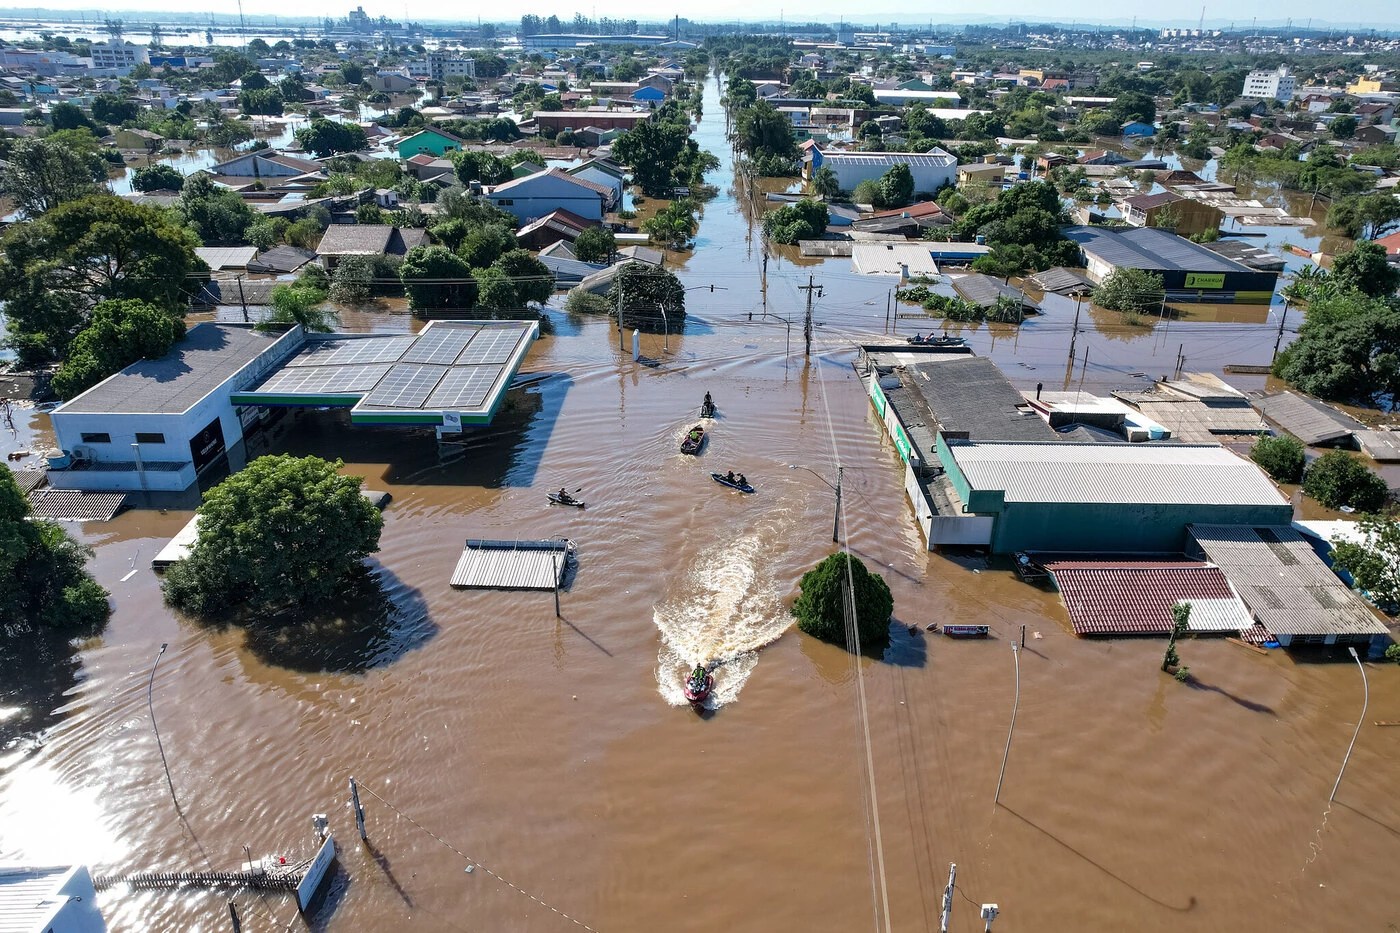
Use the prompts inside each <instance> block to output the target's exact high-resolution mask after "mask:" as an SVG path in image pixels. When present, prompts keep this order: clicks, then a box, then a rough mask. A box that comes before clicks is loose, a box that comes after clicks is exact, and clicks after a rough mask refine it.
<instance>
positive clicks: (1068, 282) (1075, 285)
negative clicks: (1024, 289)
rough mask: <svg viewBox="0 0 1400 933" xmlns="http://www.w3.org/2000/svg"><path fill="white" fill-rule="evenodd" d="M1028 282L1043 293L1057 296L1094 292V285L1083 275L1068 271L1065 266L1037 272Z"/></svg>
mask: <svg viewBox="0 0 1400 933" xmlns="http://www.w3.org/2000/svg"><path fill="white" fill-rule="evenodd" d="M1027 281H1029V282H1030V283H1031V284H1032V285H1034V286H1035V287H1036V288H1039V289H1041V290H1042V291H1047V292H1054V293H1055V294H1057V295H1072V294H1074V293H1075V292H1080V291H1082V292H1091V291H1093V290H1094V283H1093V282H1090V281H1089V279H1088V278H1087V277H1086V276H1085V275H1084V274H1083V273H1081V272H1076V271H1075V270H1073V269H1066V268H1065V267H1064V266H1055V267H1053V268H1050V269H1046V270H1045V271H1044V272H1037V273H1036V274H1035V275H1033V276H1031V277H1030V278H1029V279H1028V280H1027Z"/></svg>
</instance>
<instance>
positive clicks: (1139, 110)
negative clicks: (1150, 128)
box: [1108, 91, 1157, 123]
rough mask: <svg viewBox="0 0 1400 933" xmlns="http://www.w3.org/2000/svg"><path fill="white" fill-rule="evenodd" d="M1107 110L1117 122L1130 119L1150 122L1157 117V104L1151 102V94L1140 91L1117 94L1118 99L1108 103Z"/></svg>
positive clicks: (1125, 121)
mask: <svg viewBox="0 0 1400 933" xmlns="http://www.w3.org/2000/svg"><path fill="white" fill-rule="evenodd" d="M1108 112H1109V113H1111V114H1113V117H1114V119H1115V120H1117V121H1118V122H1119V123H1127V122H1128V121H1130V120H1141V121H1142V122H1143V123H1151V122H1153V121H1154V120H1156V119H1157V105H1156V104H1155V103H1153V102H1152V98H1151V96H1149V95H1147V94H1143V93H1142V92H1140V91H1127V92H1125V93H1123V94H1119V95H1118V99H1117V100H1115V101H1114V102H1113V103H1111V104H1109V105H1108Z"/></svg>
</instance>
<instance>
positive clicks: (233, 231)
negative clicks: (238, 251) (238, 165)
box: [176, 172, 258, 244]
mask: <svg viewBox="0 0 1400 933" xmlns="http://www.w3.org/2000/svg"><path fill="white" fill-rule="evenodd" d="M176 209H177V210H178V211H179V212H180V216H181V217H183V218H184V219H185V223H187V224H189V225H190V228H191V229H193V230H194V232H195V233H196V235H198V236H199V238H200V240H202V241H203V242H204V243H206V244H210V243H241V242H243V241H244V239H245V238H246V236H247V233H248V227H249V226H251V225H252V224H253V222H254V221H255V220H257V219H258V218H257V215H256V214H254V213H253V209H252V208H251V207H249V206H248V202H247V201H245V200H243V199H242V198H241V197H239V196H238V192H237V191H234V190H233V189H231V188H225V187H223V186H221V185H219V184H217V183H216V182H215V181H214V179H212V178H211V177H209V176H208V175H206V174H204V173H203V172H197V173H195V174H194V175H191V176H190V177H189V178H187V179H185V184H184V187H183V188H182V189H181V191H180V201H179V204H178V205H177V208H176Z"/></svg>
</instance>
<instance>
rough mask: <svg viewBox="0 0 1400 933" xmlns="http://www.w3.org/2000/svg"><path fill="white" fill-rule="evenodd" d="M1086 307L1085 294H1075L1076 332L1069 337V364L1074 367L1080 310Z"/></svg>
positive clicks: (1080, 292)
mask: <svg viewBox="0 0 1400 933" xmlns="http://www.w3.org/2000/svg"><path fill="white" fill-rule="evenodd" d="M1083 306H1084V293H1083V292H1082V291H1079V292H1075V293H1074V330H1073V331H1072V332H1071V333H1070V335H1069V362H1070V365H1071V366H1073V365H1074V344H1075V341H1077V340H1078V339H1079V310H1080V308H1082V307H1083Z"/></svg>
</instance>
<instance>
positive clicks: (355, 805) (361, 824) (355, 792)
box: [350, 777, 369, 842]
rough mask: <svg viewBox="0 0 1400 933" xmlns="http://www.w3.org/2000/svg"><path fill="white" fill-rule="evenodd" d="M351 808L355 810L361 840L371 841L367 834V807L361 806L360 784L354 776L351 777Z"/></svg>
mask: <svg viewBox="0 0 1400 933" xmlns="http://www.w3.org/2000/svg"><path fill="white" fill-rule="evenodd" d="M350 809H351V810H353V811H355V828H356V829H358V830H359V831H360V841H361V842H369V836H367V835H366V834H365V808H364V807H362V806H360V785H359V784H356V783H355V779H354V778H353V777H352V778H351V779H350Z"/></svg>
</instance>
